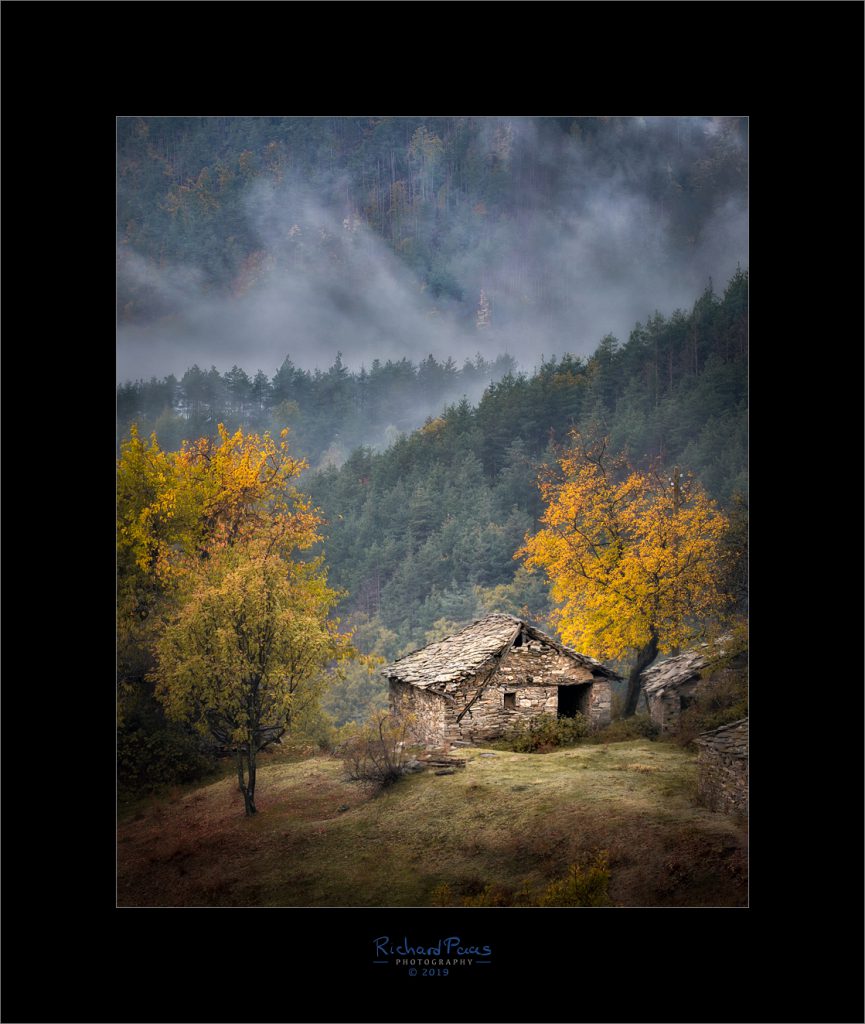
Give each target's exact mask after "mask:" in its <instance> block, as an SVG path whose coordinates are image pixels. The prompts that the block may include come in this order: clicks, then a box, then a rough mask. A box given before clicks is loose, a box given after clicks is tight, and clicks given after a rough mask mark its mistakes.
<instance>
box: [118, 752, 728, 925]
mask: <svg viewBox="0 0 865 1024" xmlns="http://www.w3.org/2000/svg"><path fill="white" fill-rule="evenodd" d="M481 752H482V751H480V750H476V749H467V750H462V751H460V752H459V756H460V757H465V758H466V760H467V764H466V767H465V769H464V770H460V771H458V772H457V773H456V774H454V775H445V776H434V775H433V774H432V773H431V772H424V773H420V774H417V775H410V776H407V777H405V778H404V779H402V780H401V781H400V782H399V783H397V784H396V785H395V786H392V787H390V788H388V789H386V790H385V791H384V792H382V793H381V794H380V795H378V796H371V795H370V794H369V792H368V791H367V790H365V789H364V788H363V787H362V786H361V785H360V784H357V783H349V782H347V781H346V780H345V777H344V771H343V766H342V764H341V762H339V761H337V760H334V759H330V758H326V757H316V758H310V759H308V760H305V761H300V762H277V761H274V762H271V763H269V764H267V765H266V766H265V767H263V768H262V769H261V770H260V772H259V783H258V793H257V803H258V807H259V810H260V813H259V814H258V815H257V816H256V817H255V818H253V819H246V818H245V817H244V816H243V810H242V808H243V802H242V798H241V796H240V794H239V793H238V792H237V790H236V786H235V784H234V782H233V780H232V779H230V778H226V779H222V780H219V781H217V782H214V783H211V784H210V785H207V786H204V787H202V788H200V789H197V790H195V791H194V792H191V793H187V794H186V795H182V796H181V795H178V796H177V797H176V798H175V799H174V800H173V802H172V801H161V802H160V801H153V802H151V803H149V804H148V805H147V806H144V807H139V809H138V810H137V812H136V817H135V818H134V819H133V820H131V821H125V822H123V823H122V824H121V826H120V836H119V859H120V881H119V892H120V903H121V905H163V906H202V905H204V906H207V905H214V906H426V905H429V904H430V903H431V894H432V891H433V890H434V889H435V888H436V887H437V886H439V885H441V884H443V883H445V882H447V883H449V884H450V886H451V888H452V890H453V891H454V892H455V893H456V894H457V895H458V896H459V895H471V894H473V893H476V892H478V891H480V889H482V888H483V886H484V885H486V884H495V885H499V886H503V887H505V888H513V889H517V888H519V887H520V886H521V885H522V884H523V883H524V882H527V883H528V885H529V886H530V888H532V889H533V890H535V889H537V890H540V889H541V888H543V887H544V886H546V885H547V884H549V882H551V881H553V880H554V879H556V878H559V877H562V876H563V874H564V872H565V871H566V869H567V866H568V864H569V863H571V862H573V861H575V860H577V859H579V858H580V857H582V856H585V855H588V854H591V853H592V852H593V851H596V850H599V849H604V850H608V851H609V856H610V869H611V882H610V896H611V898H612V900H613V902H614V903H616V904H618V905H621V906H737V905H743V904H744V903H745V881H744V875H745V869H744V864H745V854H744V844H745V837H744V832H743V829H742V827H741V826H740V825H737V824H736V823H735V822H733V821H732V820H731V819H729V818H726V817H724V816H722V815H718V814H712V813H710V812H708V811H706V810H704V809H702V808H699V807H697V806H696V805H695V803H694V794H695V790H696V779H695V772H696V769H695V763H694V758H693V755H691V754H689V753H687V752H685V751H683V750H682V749H681V748H678V747H676V746H673V745H671V744H666V743H657V742H649V741H648V740H634V741H629V742H625V743H613V744H609V745H605V746H594V745H586V746H580V747H571V748H568V749H565V750H559V751H554V752H552V753H548V754H517V753H510V752H507V751H498V752H496V753H495V756H493V757H480V756H479V755H480V754H481ZM486 752H488V751H486ZM346 804H347V805H348V806H349V809H348V810H347V811H345V812H342V813H341V812H340V811H339V807H340V806H343V805H346Z"/></svg>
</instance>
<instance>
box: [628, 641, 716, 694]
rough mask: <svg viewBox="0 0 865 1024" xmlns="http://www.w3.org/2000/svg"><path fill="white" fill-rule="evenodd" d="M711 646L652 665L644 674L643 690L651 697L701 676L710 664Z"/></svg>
mask: <svg viewBox="0 0 865 1024" xmlns="http://www.w3.org/2000/svg"><path fill="white" fill-rule="evenodd" d="M708 652H709V645H708V644H701V645H700V646H699V647H697V648H694V649H693V650H690V651H683V652H682V654H677V655H676V656H675V657H674V658H667V660H666V661H662V662H660V663H659V664H657V665H652V666H651V668H647V669H646V671H645V672H643V673H642V675H641V676H640V678H641V679H642V680H643V689H644V690H645V691H646V693H648V694H649V695H651V694H653V693H657V692H658V691H659V690H663V689H666V687H668V686H670V687H674V688H675V687H677V686H681V685H682V684H683V683H687V682H690V680H692V679H695V678H696V677H697V676H699V674H700V669H702V668H705V667H706V664H707V663H708V660H709V659H708Z"/></svg>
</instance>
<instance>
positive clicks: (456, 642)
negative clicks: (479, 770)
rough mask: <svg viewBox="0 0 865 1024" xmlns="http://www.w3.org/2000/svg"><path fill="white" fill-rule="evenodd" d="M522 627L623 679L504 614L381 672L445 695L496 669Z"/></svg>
mask: <svg viewBox="0 0 865 1024" xmlns="http://www.w3.org/2000/svg"><path fill="white" fill-rule="evenodd" d="M520 628H521V629H522V631H523V632H524V633H525V635H526V637H527V639H528V640H530V641H531V640H534V641H539V642H541V643H543V644H546V645H548V646H549V647H552V648H554V649H555V650H556V651H558V652H559V653H560V654H564V655H566V656H567V657H569V658H572V659H573V660H574V661H575V662H577V664H579V665H582V666H583V667H584V668H588V669H590V670H591V671H592V672H593V673H594V674H595V675H598V676H605V677H606V678H608V679H620V678H621V677H620V676H619V675H617V673H615V672H613V671H612V669H608V668H607V667H606V666H605V665H602V664H601V663H600V662H599V661H595V659H594V658H589V657H588V656H587V655H585V654H580V653H578V652H577V651H575V650H573V649H572V648H570V647H565V646H564V645H563V644H560V643H559V642H558V641H557V640H554V639H553V638H552V637H551V636H548V635H547V634H546V633H543V632H541V630H539V629H536V628H535V627H534V626H530V625H529V624H528V623H527V622H525V621H523V620H522V619H518V618H516V617H515V616H513V615H506V614H504V613H501V612H496V613H494V614H492V615H487V616H486V617H485V618H483V619H476V620H475V621H474V622H472V623H470V624H469V625H468V626H465V627H464V628H463V629H461V630H459V632H457V633H454V634H453V635H452V636H446V637H445V638H444V639H443V640H438V641H437V642H436V643H432V644H429V645H428V646H427V647H422V648H421V649H420V650H418V651H412V653H411V654H407V655H405V657H403V658H399V659H398V660H397V661H395V662H393V663H392V664H390V665H386V666H385V667H384V668H383V669H382V670H381V671H382V675H385V676H387V677H388V679H394V680H399V681H400V682H403V683H411V685H412V686H417V687H418V688H419V689H422V690H433V691H434V692H439V693H443V692H445V690H446V689H454V688H455V687H456V685H457V684H459V683H460V682H461V681H462V680H465V679H470V678H472V677H473V676H475V675H477V673H478V672H479V671H480V670H481V669H483V668H485V667H492V664H493V659H494V658H496V657H497V656H499V655H501V654H502V652H503V651H504V650H505V648H506V647H507V646H508V644H509V643H510V642H511V640H512V639H513V637H514V634H515V633H517V631H518V629H520Z"/></svg>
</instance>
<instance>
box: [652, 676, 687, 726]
mask: <svg viewBox="0 0 865 1024" xmlns="http://www.w3.org/2000/svg"><path fill="white" fill-rule="evenodd" d="M700 682H701V680H700V677H699V676H697V677H696V678H694V679H690V680H688V681H687V682H685V683H678V684H673V683H671V684H668V685H667V686H665V687H664V688H663V689H661V690H656V691H654V692H652V691H646V699H647V701H648V704H649V717H650V718H651V719H652V721H653V722H654V723H655V724H656V725H657V726H658V728H659V729H660V730H661V732H662V733H665V732H672V731H673V730H674V729H675V728H676V727H677V726H678V724H679V716H680V715H681V714H682V698H685V700H688V699H689V698H690V697H692V696H693V695H694V692H695V690H696V689H697V687H698V686H699V684H700Z"/></svg>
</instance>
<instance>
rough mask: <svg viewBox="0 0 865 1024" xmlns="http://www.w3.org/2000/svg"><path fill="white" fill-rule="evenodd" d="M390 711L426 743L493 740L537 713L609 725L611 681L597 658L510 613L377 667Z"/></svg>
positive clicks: (480, 621) (608, 671)
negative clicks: (411, 723)
mask: <svg viewBox="0 0 865 1024" xmlns="http://www.w3.org/2000/svg"><path fill="white" fill-rule="evenodd" d="M382 673H383V675H385V676H386V677H387V679H388V682H389V684H390V700H391V706H392V707H393V709H394V710H395V711H396V712H397V713H410V714H412V715H414V717H415V721H416V732H417V735H418V738H419V739H421V740H422V741H423V742H424V743H426V744H427V745H430V746H432V745H439V744H442V743H445V742H459V741H469V742H471V741H474V740H489V739H495V738H496V737H498V736H503V735H505V734H506V733H508V732H510V731H512V730H513V729H514V728H515V727H516V726H517V725H518V724H519V723H521V722H527V721H530V720H531V719H533V718H536V717H538V716H539V715H542V714H548V715H557V716H558V717H560V718H573V717H574V716H575V715H576V713H577V712H579V713H580V714H582V715H585V716H586V718H588V719H589V721H590V722H592V723H594V724H595V725H603V724H606V723H608V722H609V721H610V705H611V687H610V684H611V681H612V680H614V679H621V676H619V675H618V674H617V673H615V672H613V671H612V670H611V669H609V668H606V666H604V665H602V664H601V663H600V662H598V661H595V659H594V658H589V657H586V655H583V654H579V653H578V652H577V651H575V650H572V649H571V648H570V647H565V646H563V645H562V644H560V643H559V642H558V641H557V640H554V639H553V638H552V637H551V636H548V635H547V634H546V633H542V632H541V630H539V629H535V627H534V626H530V625H529V624H528V623H527V622H524V621H523V620H522V619H517V618H515V617H514V616H513V615H505V614H501V613H496V614H493V615H488V616H486V618H483V619H478V620H477V621H475V622H472V623H471V624H470V625H468V626H466V627H465V628H463V629H461V630H460V631H459V632H458V633H454V634H453V635H452V636H447V637H445V638H444V639H443V640H439V641H437V642H436V643H432V644H429V646H427V647H424V648H422V649H421V650H419V651H414V652H413V653H411V654H407V655H406V656H405V657H404V658H400V659H399V660H398V661H395V662H394V663H393V664H391V665H388V666H386V667H385V668H384V669H382Z"/></svg>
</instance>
